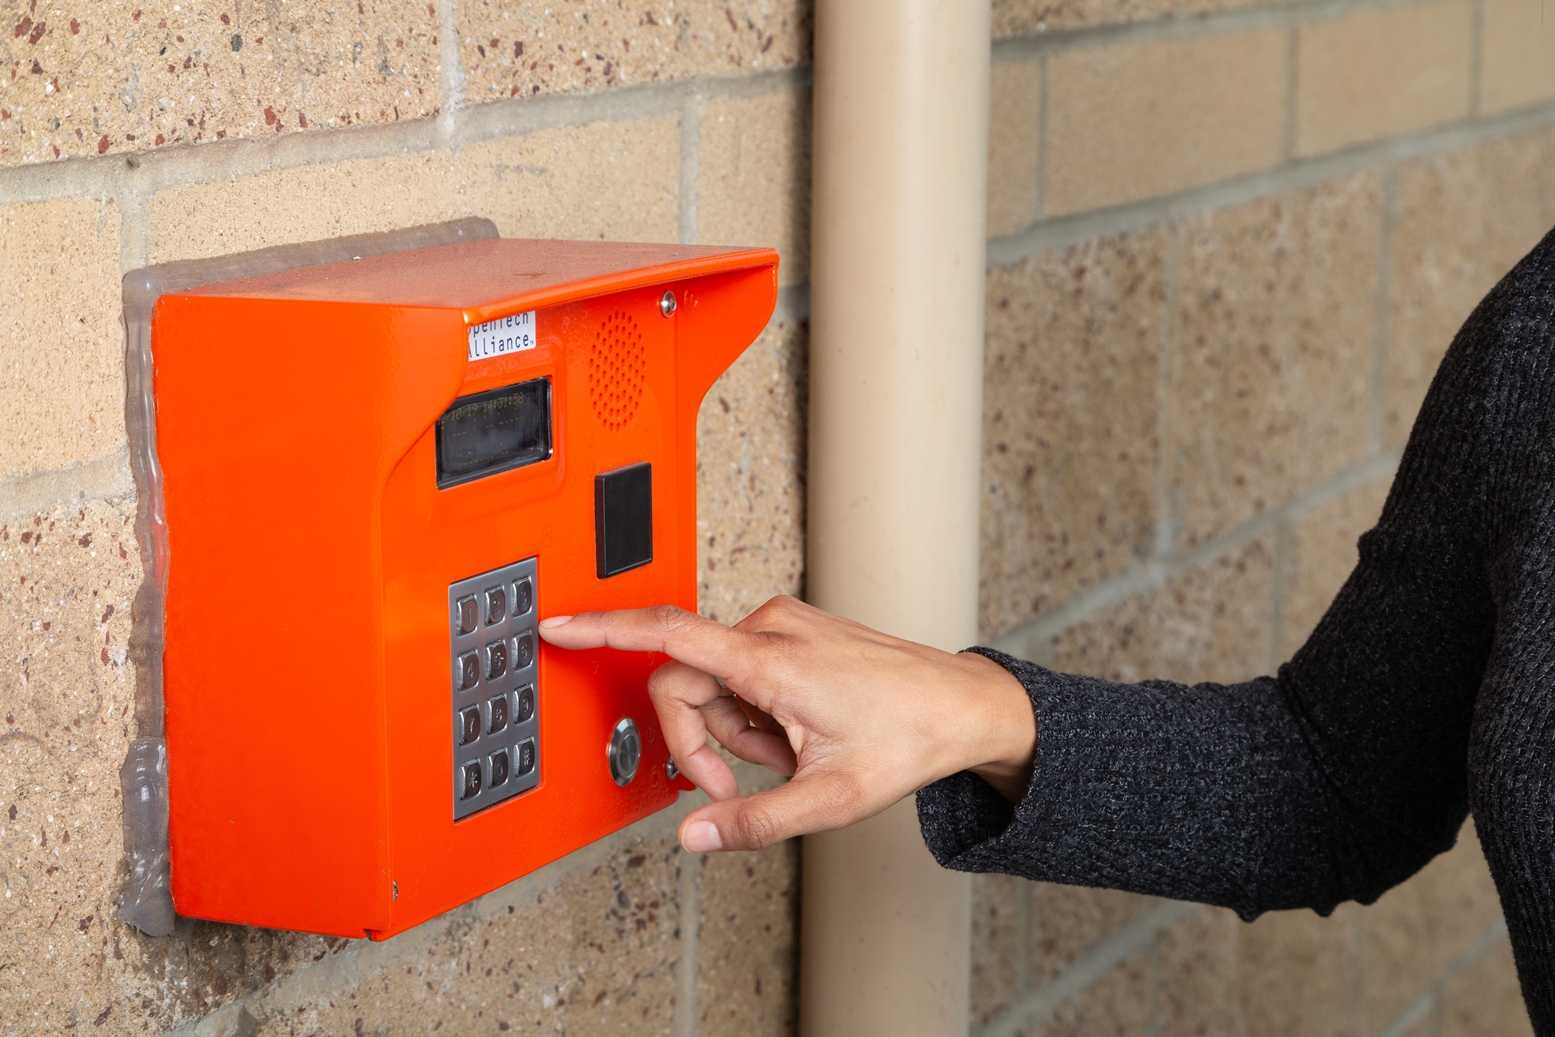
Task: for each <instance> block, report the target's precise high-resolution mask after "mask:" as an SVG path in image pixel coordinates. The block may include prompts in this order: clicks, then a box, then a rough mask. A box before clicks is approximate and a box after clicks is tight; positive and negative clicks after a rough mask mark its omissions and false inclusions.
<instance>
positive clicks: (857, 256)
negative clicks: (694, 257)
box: [800, 0, 989, 1037]
mask: <svg viewBox="0 0 1555 1037" xmlns="http://www.w3.org/2000/svg"><path fill="white" fill-rule="evenodd" d="M988 74H989V3H988V0H956V2H955V3H946V2H945V0H819V2H818V3H817V5H816V12H815V87H814V106H815V107H814V128H813V143H814V151H813V155H814V158H813V166H812V173H811V177H812V199H813V202H812V204H813V209H812V216H811V240H812V246H811V304H810V316H811V326H810V335H811V338H810V396H809V399H810V417H809V422H810V428H809V437H810V448H809V476H808V494H807V496H808V538H807V539H808V545H807V558H806V574H807V594H808V597H809V599H810V600H811V601H812V602H813V603H815V604H816V605H818V606H820V607H821V608H824V609H828V610H830V611H834V612H837V613H840V614H842V615H845V616H849V617H851V618H853V619H856V620H858V621H860V622H863V623H867V624H870V625H872V626H876V627H879V628H881V629H884V630H886V631H888V632H890V633H893V634H897V635H899V636H903V637H908V638H912V639H914V640H918V641H922V642H925V643H928V644H932V645H937V646H939V647H942V648H947V649H956V648H961V647H964V646H966V645H968V644H971V643H973V642H974V641H975V640H976V638H977V632H978V630H977V605H978V547H979V537H978V507H979V503H980V500H981V482H982V480H981V475H980V473H981V467H982V396H983V313H984V286H983V281H984V264H985V256H986V237H985V228H986V208H987V206H986V189H987V153H988ZM803 867H804V873H803V897H802V908H801V912H802V917H801V955H800V1027H801V1032H802V1033H804V1034H809V1035H817V1037H829V1035H833V1034H849V1035H855V1037H873V1035H877V1034H878V1035H886V1034H889V1035H892V1037H902V1035H914V1034H924V1035H930V1034H932V1035H934V1037H943V1035H945V1034H955V1033H965V1032H966V1030H967V1026H968V983H969V979H968V972H969V969H968V957H969V953H968V952H969V946H968V945H969V940H970V919H971V890H970V884H969V882H968V879H967V878H966V877H965V876H963V875H957V874H953V873H951V872H947V871H944V870H942V869H940V868H939V867H938V866H937V865H936V864H935V863H934V861H933V859H932V858H931V857H930V856H929V853H928V851H927V849H926V848H925V847H924V845H923V841H922V839H921V837H920V836H919V834H918V824H917V819H916V815H915V812H914V808H913V804H912V803H911V802H910V801H908V802H904V803H901V804H898V805H897V806H895V807H893V808H892V809H890V810H888V811H886V812H885V813H884V814H881V815H879V816H878V817H875V818H873V819H871V820H869V821H867V822H865V823H863V824H859V825H855V826H853V827H852V828H849V829H847V830H844V831H840V832H831V833H827V834H824V835H820V836H813V837H810V838H807V839H805V842H804V864H803Z"/></svg>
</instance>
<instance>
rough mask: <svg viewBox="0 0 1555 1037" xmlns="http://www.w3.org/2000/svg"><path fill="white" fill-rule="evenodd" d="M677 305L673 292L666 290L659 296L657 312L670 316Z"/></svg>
mask: <svg viewBox="0 0 1555 1037" xmlns="http://www.w3.org/2000/svg"><path fill="white" fill-rule="evenodd" d="M677 305H678V304H677V303H676V302H675V293H674V292H669V291H666V292H665V293H664V294H663V295H661V296H659V312H660V313H662V314H663V315H664V316H666V317H669V316H672V315H673V314H674V313H675V307H676V306H677Z"/></svg>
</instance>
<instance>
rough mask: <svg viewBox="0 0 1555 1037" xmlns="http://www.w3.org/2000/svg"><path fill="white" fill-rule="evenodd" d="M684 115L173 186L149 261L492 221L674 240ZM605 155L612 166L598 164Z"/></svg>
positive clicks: (534, 230)
mask: <svg viewBox="0 0 1555 1037" xmlns="http://www.w3.org/2000/svg"><path fill="white" fill-rule="evenodd" d="M677 127H678V121H677V120H676V118H675V117H674V116H660V117H651V118H644V119H635V120H620V121H617V120H608V121H601V122H592V123H585V124H583V125H581V126H573V127H565V128H554V129H544V130H536V131H534V132H533V133H529V134H525V135H523V136H515V137H499V138H496V139H493V140H489V141H484V142H481V143H478V144H472V145H469V146H467V147H465V148H463V149H461V150H460V151H458V152H456V153H452V154H450V153H448V152H443V151H422V152H415V153H411V154H403V155H392V156H389V157H386V158H376V159H356V160H353V161H349V162H340V163H336V164H333V165H305V166H297V167H293V168H290V169H282V170H277V171H274V172H265V173H256V174H254V175H251V176H245V177H240V178H236V179H231V180H219V181H216V182H214V183H205V184H192V185H188V186H181V187H170V188H168V189H166V190H163V191H159V192H157V193H156V194H155V195H153V196H152V198H151V201H150V202H149V204H148V209H149V220H150V226H149V230H148V234H149V237H150V246H149V248H150V257H151V261H152V262H158V263H160V262H165V261H167V260H172V259H191V258H197V257H200V256H209V255H221V254H223V253H228V252H240V251H245V250H248V249H254V248H263V247H265V246H268V245H276V244H285V243H289V242H294V241H313V240H318V239H321V238H329V237H335V236H338V235H343V234H359V233H364V232H367V231H378V230H389V229H392V228H395V227H406V226H412V225H415V224H419V223H429V222H436V221H438V220H447V219H455V218H458V217H461V216H472V215H473V216H487V217H490V218H491V219H492V220H493V221H495V223H496V224H497V229H498V231H499V232H500V233H501V234H502V236H503V237H539V238H547V237H549V238H610V239H612V240H650V241H675V240H676V239H677V237H678V227H679V223H678V220H679V215H678V214H679V204H680V201H679V200H680V186H679V172H678V169H679V162H680V145H679V140H680V138H679V134H678V130H677ZM602 154H608V155H610V156H611V159H612V160H611V161H609V162H601V161H600V160H599V156H600V155H602Z"/></svg>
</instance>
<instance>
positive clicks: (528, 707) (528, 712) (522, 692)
mask: <svg viewBox="0 0 1555 1037" xmlns="http://www.w3.org/2000/svg"><path fill="white" fill-rule="evenodd" d="M534 715H535V689H534V686H533V685H531V684H526V685H524V686H523V687H522V688H519V689H518V710H517V711H516V712H515V713H514V714H513V723H515V724H523V723H527V722H528V720H529V718H530V717H532V716H534Z"/></svg>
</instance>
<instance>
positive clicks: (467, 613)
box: [454, 596, 481, 636]
mask: <svg viewBox="0 0 1555 1037" xmlns="http://www.w3.org/2000/svg"><path fill="white" fill-rule="evenodd" d="M480 618H481V616H480V608H479V606H477V605H476V604H475V598H474V597H470V596H466V597H463V598H460V599H459V600H458V601H457V602H455V603H454V629H455V630H456V631H458V633H459V634H460V635H461V636H462V635H464V634H468V633H471V632H472V631H473V630H474V629H475V625H476V624H477V623H479V622H480Z"/></svg>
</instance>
